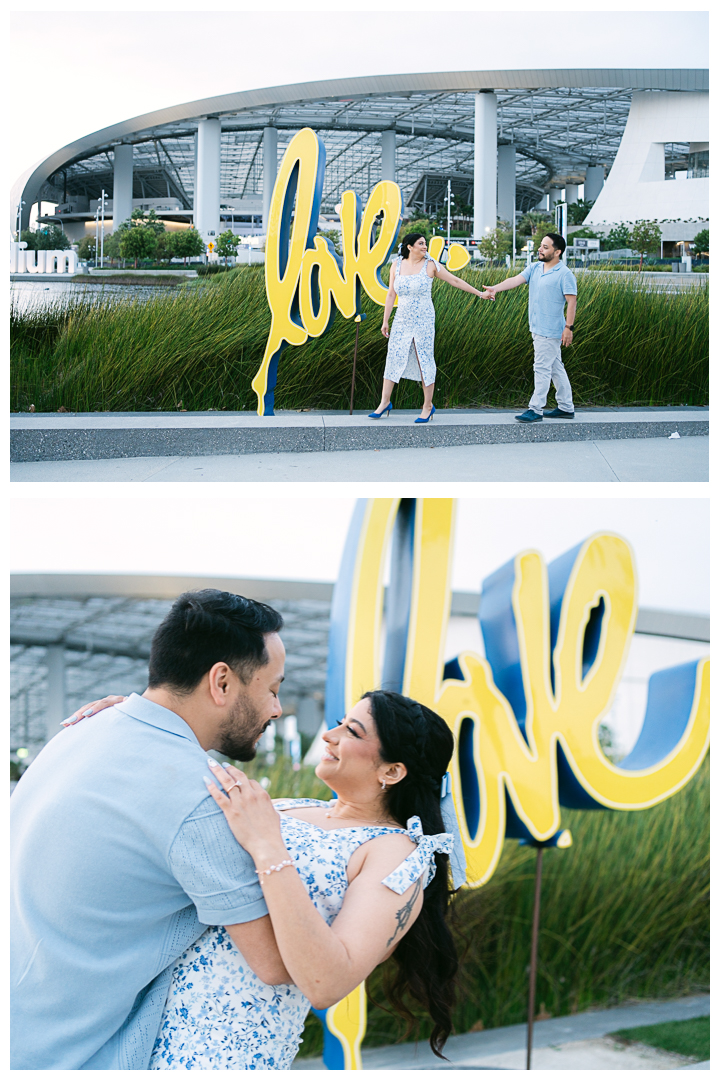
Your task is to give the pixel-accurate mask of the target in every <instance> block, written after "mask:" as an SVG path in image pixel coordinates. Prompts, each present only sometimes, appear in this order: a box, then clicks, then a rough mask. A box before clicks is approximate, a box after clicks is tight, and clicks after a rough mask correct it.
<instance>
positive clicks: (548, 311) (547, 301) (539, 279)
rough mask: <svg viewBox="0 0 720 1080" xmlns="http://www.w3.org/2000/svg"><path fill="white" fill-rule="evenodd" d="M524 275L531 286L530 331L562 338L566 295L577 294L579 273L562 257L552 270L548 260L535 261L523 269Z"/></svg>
mask: <svg viewBox="0 0 720 1080" xmlns="http://www.w3.org/2000/svg"><path fill="white" fill-rule="evenodd" d="M522 277H524V278H525V280H526V281H527V283H528V285H529V286H530V297H529V300H528V318H529V321H530V332H531V333H532V334H539V335H540V336H541V337H551V338H560V337H562V334H563V330H564V329H565V314H564V311H565V297H566V296H571V295H572V296H576V295H577V281H576V280H575V275H574V274H573V273H571V271H570V270H568V268H567V266H566V265H565V263H564V262H563V261H562V260H560V262H559V263H558V264H557V266H553V267H552V269H551V270H546V269H545V263H542V262H535V263H532V264H531V265H530V266H526V267H525V269H524V270H523V271H522Z"/></svg>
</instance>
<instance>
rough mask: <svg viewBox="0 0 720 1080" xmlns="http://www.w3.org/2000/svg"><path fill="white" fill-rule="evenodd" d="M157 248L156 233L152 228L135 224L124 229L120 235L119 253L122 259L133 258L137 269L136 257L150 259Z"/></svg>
mask: <svg viewBox="0 0 720 1080" xmlns="http://www.w3.org/2000/svg"><path fill="white" fill-rule="evenodd" d="M156 248H157V234H156V233H155V231H154V230H153V229H146V228H145V227H144V226H143V225H136V226H134V227H133V228H130V229H124V230H123V231H122V235H121V237H120V254H121V255H122V257H123V259H134V260H135V269H136V270H137V264H138V259H151V258H152V257H153V255H154V254H155V249H156Z"/></svg>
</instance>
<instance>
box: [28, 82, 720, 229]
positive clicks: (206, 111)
mask: <svg viewBox="0 0 720 1080" xmlns="http://www.w3.org/2000/svg"><path fill="white" fill-rule="evenodd" d="M707 89H708V72H707V70H706V69H658V70H650V69H635V70H633V69H601V68H585V69H563V70H536V71H533V70H519V71H462V72H446V73H428V74H414V75H392V76H378V77H374V76H373V77H364V78H352V79H333V80H327V81H322V82H315V83H298V84H294V85H287V86H279V87H270V88H267V89H261V90H252V91H244V92H241V93H235V94H226V95H222V96H220V97H214V98H206V99H203V100H200V101H194V102H190V103H187V104H184V105H176V106H173V107H171V108H167V109H160V110H157V111H155V112H152V113H146V114H145V115H143V116H138V117H135V118H133V119H130V120H126V121H123V122H122V123H119V124H114V125H112V126H111V127H108V128H104V129H103V130H101V131H98V132H95V133H93V134H91V135H87V136H85V137H84V138H81V139H78V140H77V141H75V142H74V143H71V144H70V145H68V146H65V147H63V148H62V149H60V150H57V151H56V152H55V153H54V154H52V155H50V157H48V158H47V159H46V160H45V161H43V162H41V163H39V164H38V165H37V166H36V167H35V168H34V169H33V170H31V171H30V173H29V174H28V175H26V176H25V177H24V178H23V179H22V182H21V183H20V184H19V186H18V188H17V190H16V200H15V213H17V206H18V205H19V203H20V200H22V203H23V206H22V214H23V227H27V223H28V220H29V213H30V207H31V205H32V204H33V203H35V202H38V203H39V202H41V201H43V202H51V203H55V204H57V210H56V213H55V214H54V215H52V216H50V217H45V218H42V220H43V221H55V222H57V223H59V224H65V223H67V224H70V223H76V224H77V225H78V226H79V225H80V223H84V224H83V226H82V233H78V230H77V229H76V230H75V231H74V232H73V231H71V230H67V231H68V234H69V235H71V237H72V238H73V239H76V238H79V235H84V230H85V228H88V227H89V226H90V222H91V221H92V220H94V213H95V201H96V200H97V199H98V198H99V197H100V195H101V191H102V190H103V189H104V190H105V192H106V193H107V194H108V195H109V194H110V193H112V202H111V203H110V205H109V207H108V216H109V217H112V218H113V219H117V221H118V222H119V221H121V220H124V219H125V218H127V217H129V215H130V212H131V210H132V209H133V207H135V206H143V207H145V208H148V209H149V208H151V207H153V208H155V209H156V211H157V213H158V216H160V217H163V218H165V219H166V220H167V221H168V222H174V223H175V227H181V226H182V225H183V224H189V223H194V224H195V226H196V227H197V228H198V229H199V230H200V232H201V233H202V234H203V236H204V237H205V238H206V239H207V238H208V237H210V236H212V235H214V234H215V233H216V232H217V230H218V229H221V230H222V229H225V228H232V229H233V231H235V232H242V231H243V226H246V229H245V231H253V227H254V228H255V231H261V229H262V225H263V219H264V217H265V215H266V214H267V209H268V205H269V199H270V194H271V191H272V185H273V183H274V179H275V175H276V171H277V162H278V157H279V155H280V154H281V153H282V151H283V150H284V148H285V146H286V145H287V143H288V142H289V141H290V139H291V138H292V136H293V134H294V133H295V132H296V131H298V130H299V129H300V128H302V127H311V128H313V129H314V130H315V131H316V132H317V133H318V135H319V136H320V137H321V138H322V139H323V141H324V143H325V145H326V148H327V170H326V177H325V188H324V195H323V211H324V212H325V213H332V212H333V209H334V207H335V205H336V204H337V203H338V201H339V198H340V195H341V193H342V192H343V191H345V190H347V189H348V188H352V189H354V190H355V191H356V192H357V193H358V195H359V197H360V198H361V199H362V200H363V201H364V200H365V199H366V198H367V196H368V194H369V192H370V191H371V189H372V188H373V186H374V185H375V184H376V183H377V182H378V181H379V180H380V179H393V180H396V181H397V183H398V184H399V186H400V188H401V189H402V192H403V196H404V199H405V205H406V208H408V209H413V210H415V211H422V210H425V211H438V210H442V209H443V207H444V205H445V202H444V200H445V199H446V195H447V184H448V181H450V182H451V184H452V193H453V198H454V200H455V201H456V203H458V204H459V205H460V206H463V205H464V207H465V208H471V209H470V211H469V212H470V213H471V215H472V217H473V218H474V226H473V232H474V235H476V236H479V235H482V233H483V232H484V231H485V230H486V229H488V228H490V227H494V225H495V221H496V218H497V216H500V218H501V219H503V220H509V219H510V217H511V216H512V214H513V212H514V211H515V212H519V211H525V210H528V209H530V208H532V207H534V206H536V205H538V204H540V203H542V202H543V201H544V204H545V205H547V198H546V197H547V195H548V194H549V195H550V198H551V200H553V198H554V197H555V198H557V199H559V198H560V195H561V192H562V190H563V189H564V190H565V198H566V199H567V201H570V202H572V201H574V200H575V199H576V198H577V187H578V185H580V184H585V197H586V198H594V197H596V196H597V195H598V194H599V192H600V190H601V188H602V185H603V182H604V179H605V177H606V176H607V173H608V171H609V170H610V168H611V166H612V164H613V162H614V159H615V155H616V153H617V150H618V147H619V145H620V142H621V140H622V137H623V133H624V131H625V127H626V122H627V118H628V114H629V111H630V108H631V103H632V100H633V94H637V92H639V91H642V92H646V93H667V92H674V93H675V94H677V93H688V92H698V91H707ZM553 193H555V194H554V195H553Z"/></svg>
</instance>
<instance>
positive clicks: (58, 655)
mask: <svg viewBox="0 0 720 1080" xmlns="http://www.w3.org/2000/svg"><path fill="white" fill-rule="evenodd" d="M45 664H46V665H47V703H46V706H45V739H46V741H48V742H49V741H50V739H53V738H54V737H55V736H56V735H57V733H58V732H59V731H60V730H61V729H60V724H61V722H62V721H63V720H64V719H65V716H66V713H65V646H64V645H48V646H47V648H46V649H45Z"/></svg>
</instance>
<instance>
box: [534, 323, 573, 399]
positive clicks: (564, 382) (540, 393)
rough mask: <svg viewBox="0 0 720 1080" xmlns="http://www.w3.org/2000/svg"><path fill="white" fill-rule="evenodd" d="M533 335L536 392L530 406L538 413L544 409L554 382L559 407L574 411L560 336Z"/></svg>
mask: <svg viewBox="0 0 720 1080" xmlns="http://www.w3.org/2000/svg"><path fill="white" fill-rule="evenodd" d="M532 337H533V345H534V346H535V362H534V364H533V371H534V373H535V393H534V394H533V396H532V397H531V398H530V408H531V409H532V410H533V411H534V412H536V413H541V412H542V411H543V409H544V408H545V402H546V401H547V396H548V390H549V389H550V383H551V382H552V383H554V385H555V398H556V400H557V403H558V408H560V409H562V410H563V412H574V411H575V407H574V405H573V399H572V389H571V387H570V380H569V379H568V377H567V372H566V371H565V365H564V364H563V362H562V360H561V358H560V340H561V339H560V338H558V337H541V336H540V334H533V336H532Z"/></svg>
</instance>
